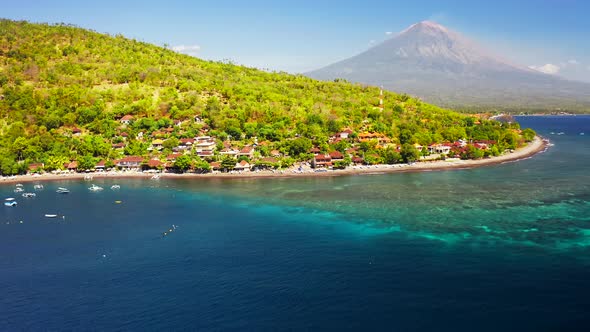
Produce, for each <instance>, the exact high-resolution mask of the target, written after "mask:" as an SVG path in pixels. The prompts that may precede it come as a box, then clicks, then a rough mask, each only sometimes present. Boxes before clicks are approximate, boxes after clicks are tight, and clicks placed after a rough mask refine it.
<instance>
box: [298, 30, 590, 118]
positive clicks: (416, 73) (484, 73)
mask: <svg viewBox="0 0 590 332" xmlns="http://www.w3.org/2000/svg"><path fill="white" fill-rule="evenodd" d="M307 75H308V76H310V77H312V78H316V79H321V80H333V79H337V78H340V79H346V80H348V81H353V82H359V83H364V84H370V85H382V86H383V87H385V88H387V89H388V90H393V91H396V92H400V93H408V94H411V95H415V96H418V97H420V98H422V99H424V100H425V101H428V102H432V103H435V104H438V105H441V106H446V107H458V108H463V107H465V108H470V107H484V108H494V107H497V108H514V109H527V110H533V109H535V110H548V109H561V110H568V109H569V110H590V84H588V83H582V82H575V81H568V80H565V79H562V78H560V77H557V76H552V75H548V74H544V73H541V72H538V71H535V70H533V69H530V68H527V67H526V66H522V65H518V64H515V63H512V62H511V61H509V60H506V59H504V58H502V57H501V56H498V55H495V54H494V53H493V52H491V51H489V50H487V49H484V48H482V47H480V46H479V45H478V44H477V43H475V42H473V41H471V40H469V39H468V38H466V37H464V36H463V35H461V34H460V33H458V32H455V31H452V30H450V29H448V28H446V27H444V26H442V25H440V24H437V23H435V22H430V21H424V22H420V23H416V24H414V25H412V26H410V27H408V28H407V29H405V30H404V31H402V32H400V33H399V34H398V35H396V36H394V37H392V38H390V39H388V40H386V41H384V42H382V43H381V44H379V45H376V46H374V47H372V48H370V49H368V50H367V51H365V52H363V53H361V54H358V55H356V56H353V57H351V58H349V59H346V60H343V61H340V62H337V63H334V64H331V65H329V66H327V67H324V68H321V69H318V70H316V71H313V72H310V73H308V74H307Z"/></svg>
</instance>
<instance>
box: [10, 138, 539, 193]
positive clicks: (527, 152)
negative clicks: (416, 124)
mask: <svg viewBox="0 0 590 332" xmlns="http://www.w3.org/2000/svg"><path fill="white" fill-rule="evenodd" d="M548 146H549V141H548V140H546V139H542V138H541V137H539V136H536V137H535V139H534V140H533V141H532V142H530V143H529V144H527V145H526V146H524V147H522V148H519V149H517V150H515V151H514V152H511V153H507V154H503V155H501V156H497V157H491V158H485V159H478V160H446V161H443V160H438V161H424V162H416V163H413V164H395V165H374V166H354V167H348V168H346V169H342V170H327V171H323V172H315V171H309V172H295V169H294V168H290V169H286V170H283V171H280V170H278V171H277V170H275V171H260V172H243V173H206V174H195V173H182V174H177V173H158V174H159V176H160V178H164V179H238V178H295V177H326V176H342V175H374V174H386V173H398V172H401V173H403V172H424V171H435V170H452V169H468V168H476V167H482V166H486V165H496V164H503V163H506V162H513V161H518V160H523V159H527V158H530V157H532V156H534V155H536V154H537V153H540V152H543V151H545V150H546V149H547V147H548ZM88 175H91V176H92V178H93V179H120V178H139V179H141V178H143V179H150V178H151V177H152V176H153V175H154V174H153V173H142V172H93V173H70V174H42V175H36V176H35V175H17V176H13V177H2V178H0V184H14V183H30V182H41V181H43V182H45V181H60V180H83V179H84V178H85V177H87V176H88Z"/></svg>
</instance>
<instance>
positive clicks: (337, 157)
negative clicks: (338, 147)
mask: <svg viewBox="0 0 590 332" xmlns="http://www.w3.org/2000/svg"><path fill="white" fill-rule="evenodd" d="M330 158H331V159H332V160H333V161H338V160H343V159H344V155H343V154H342V153H340V151H332V152H330Z"/></svg>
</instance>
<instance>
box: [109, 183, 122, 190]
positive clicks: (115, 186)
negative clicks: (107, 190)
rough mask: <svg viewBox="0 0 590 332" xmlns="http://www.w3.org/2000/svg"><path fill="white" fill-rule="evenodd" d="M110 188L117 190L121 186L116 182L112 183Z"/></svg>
mask: <svg viewBox="0 0 590 332" xmlns="http://www.w3.org/2000/svg"><path fill="white" fill-rule="evenodd" d="M111 189H112V190H118V189H121V186H120V185H118V184H114V185H112V186H111Z"/></svg>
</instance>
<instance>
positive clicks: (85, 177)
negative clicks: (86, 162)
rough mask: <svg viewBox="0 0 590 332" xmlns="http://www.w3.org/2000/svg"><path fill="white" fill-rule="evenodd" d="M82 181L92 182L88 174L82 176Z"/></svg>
mask: <svg viewBox="0 0 590 332" xmlns="http://www.w3.org/2000/svg"><path fill="white" fill-rule="evenodd" d="M84 180H86V181H92V175H90V174H86V175H84Z"/></svg>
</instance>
